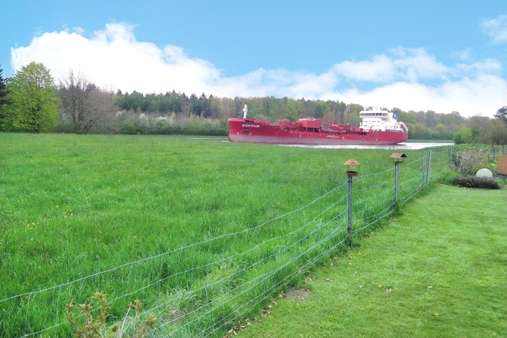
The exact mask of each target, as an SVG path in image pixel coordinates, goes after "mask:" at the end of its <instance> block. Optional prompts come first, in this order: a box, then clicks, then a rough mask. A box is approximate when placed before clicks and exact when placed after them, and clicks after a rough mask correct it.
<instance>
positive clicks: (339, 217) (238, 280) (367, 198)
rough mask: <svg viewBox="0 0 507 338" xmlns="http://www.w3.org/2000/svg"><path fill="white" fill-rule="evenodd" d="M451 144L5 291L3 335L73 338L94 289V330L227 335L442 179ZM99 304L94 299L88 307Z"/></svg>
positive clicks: (0, 314)
mask: <svg viewBox="0 0 507 338" xmlns="http://www.w3.org/2000/svg"><path fill="white" fill-rule="evenodd" d="M453 151H454V150H453V148H452V147H438V148H431V149H428V150H424V151H411V152H410V153H409V154H408V158H406V159H404V160H401V159H399V160H394V161H393V162H394V163H393V165H391V166H389V167H383V168H381V169H378V168H375V171H371V172H369V173H368V172H367V171H366V169H365V168H361V172H362V171H365V172H364V173H360V174H359V175H358V176H356V177H354V178H353V184H352V183H351V184H350V185H347V178H346V177H345V176H344V177H342V178H341V181H340V183H338V184H336V186H335V187H333V188H330V189H328V190H327V191H325V192H324V193H322V194H321V195H319V196H317V197H315V198H313V199H312V200H310V201H308V202H307V203H305V204H303V205H301V206H299V207H297V208H294V209H293V210H290V211H287V212H284V213H282V214H280V215H278V216H276V217H273V218H270V219H268V220H266V221H264V222H261V223H258V224H256V225H252V226H247V227H245V228H244V229H241V230H238V231H233V232H225V233H221V234H218V235H216V236H210V237H209V238H205V239H202V240H200V241H195V242H192V243H188V244H186V245H182V246H180V247H177V248H172V249H170V250H166V251H163V252H160V253H158V254H155V255H151V256H147V257H143V258H140V259H137V260H133V261H130V262H125V263H123V264H121V265H117V266H113V267H109V268H107V269H103V270H100V271H96V272H94V273H91V274H87V275H83V276H77V277H76V278H74V279H71V280H68V281H65V282H63V283H59V284H55V285H48V286H45V287H41V288H39V289H35V290H29V291H24V292H19V293H16V294H12V295H9V296H6V297H4V298H2V299H0V336H23V337H31V336H69V335H72V333H73V330H75V328H72V327H71V324H70V323H69V320H68V319H67V315H68V311H69V310H68V304H69V303H70V302H71V301H73V302H75V303H85V302H86V301H87V299H88V297H90V295H92V294H93V292H94V291H96V290H100V291H101V292H103V293H105V294H109V295H113V297H112V298H111V299H109V300H108V304H109V305H108V307H109V308H108V316H107V321H106V322H104V323H102V324H103V325H102V326H101V328H100V330H115V331H114V332H116V335H117V336H122V335H133V333H134V332H136V330H137V329H138V328H139V327H142V326H143V325H148V324H147V323H149V325H148V326H149V328H148V329H149V330H148V331H147V332H148V333H147V334H149V335H153V336H178V337H179V336H192V337H195V336H218V335H223V334H224V333H225V332H227V331H228V330H229V329H231V328H232V327H233V326H234V325H235V324H236V323H238V322H240V321H241V320H244V319H245V318H249V317H251V316H253V315H255V314H256V313H258V312H259V310H260V309H262V308H263V307H264V306H265V305H266V302H268V301H269V300H270V299H271V298H272V297H274V296H276V295H277V294H279V293H280V292H281V291H283V290H284V289H286V288H287V287H288V286H290V285H293V284H294V283H297V282H298V281H299V280H300V279H301V278H302V276H304V275H305V274H306V273H307V272H308V271H309V270H310V269H311V268H312V267H314V266H316V265H318V264H320V263H321V262H323V261H324V260H325V259H327V258H328V257H330V256H332V255H335V254H337V253H338V252H339V251H340V250H346V247H347V244H350V243H352V242H353V241H355V240H357V239H358V238H359V237H360V236H363V235H364V234H365V233H367V232H368V231H371V230H372V229H373V228H374V227H375V226H376V225H377V224H379V222H381V221H382V220H384V219H386V218H387V217H389V216H390V215H392V214H393V213H394V212H395V211H396V210H397V209H399V208H400V207H402V206H403V205H404V204H405V203H407V202H408V201H410V200H411V199H412V198H414V197H415V196H416V195H417V194H418V193H419V192H421V191H423V190H424V189H426V187H428V186H429V185H430V184H431V183H432V182H435V181H438V180H440V179H442V178H443V177H444V176H445V175H446V173H447V172H448V171H449V166H450V164H451V160H452V154H453ZM351 180H352V178H351ZM349 197H350V198H349ZM232 239H235V241H233V240H232ZM236 239H241V241H236ZM238 243H239V244H238ZM190 253H191V254H190ZM176 263H177V264H176ZM175 266H176V267H178V269H174V268H173V267H175ZM118 286H121V290H118ZM135 299H140V300H142V302H143V303H144V305H145V308H144V309H143V310H142V311H140V312H139V313H137V312H136V313H135V314H134V313H133V312H134V311H132V312H130V310H129V309H130V308H129V304H131V302H132V301H133V300H135ZM100 310H101V309H100V305H94V306H91V308H90V313H95V312H97V311H99V312H100ZM74 319H75V320H76V321H77V322H81V323H84V324H83V327H84V326H86V323H87V321H88V322H89V321H90V317H89V316H88V315H87V313H86V312H80V313H77V314H76V316H75V318H74ZM150 320H151V321H150Z"/></svg>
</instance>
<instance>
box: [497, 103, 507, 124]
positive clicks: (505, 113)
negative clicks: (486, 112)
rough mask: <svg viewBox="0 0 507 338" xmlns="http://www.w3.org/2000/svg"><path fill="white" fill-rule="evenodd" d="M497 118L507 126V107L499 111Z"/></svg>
mask: <svg viewBox="0 0 507 338" xmlns="http://www.w3.org/2000/svg"><path fill="white" fill-rule="evenodd" d="M495 117H497V118H499V119H501V120H502V121H503V122H504V123H505V124H507V106H503V107H502V108H500V109H498V110H497V112H496V114H495Z"/></svg>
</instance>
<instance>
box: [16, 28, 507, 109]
mask: <svg viewBox="0 0 507 338" xmlns="http://www.w3.org/2000/svg"><path fill="white" fill-rule="evenodd" d="M32 61H37V62H42V63H44V64H45V65H46V66H47V67H48V68H49V69H50V70H51V72H52V74H53V76H54V77H55V78H56V79H57V80H63V79H64V78H65V77H66V76H67V75H68V74H69V72H70V70H73V71H74V72H76V73H80V74H83V75H85V77H86V78H87V79H89V80H90V81H93V82H95V83H96V84H97V85H99V86H101V87H103V88H108V89H121V90H123V91H133V90H137V91H141V92H145V93H148V92H165V91H171V90H173V89H174V90H176V91H180V92H185V93H188V94H190V93H195V94H200V93H203V92H204V93H207V94H214V95H219V96H265V95H273V96H289V97H306V98H324V99H325V98H334V99H340V100H345V101H346V102H355V103H360V104H365V105H382V106H385V107H399V108H402V109H413V110H427V109H432V110H435V111H437V112H451V111H454V110H457V111H459V112H461V113H463V114H465V115H471V114H483V115H493V114H494V112H495V111H496V109H498V107H500V106H503V105H505V103H506V101H507V81H506V80H505V79H504V78H502V77H501V69H502V65H501V63H500V62H499V61H497V60H495V59H484V60H479V61H476V62H470V61H469V60H462V63H459V64H456V65H454V66H449V65H445V64H443V63H441V62H439V61H438V60H437V59H436V58H435V57H434V56H433V55H430V54H429V53H428V52H427V51H426V50H424V49H421V48H418V49H407V48H396V49H393V50H390V51H388V52H386V53H383V54H378V55H374V56H372V57H371V58H370V59H367V60H346V61H343V62H339V63H337V64H335V65H333V66H331V67H330V68H329V70H327V71H325V72H322V73H309V72H294V71H289V70H286V69H263V68H259V69H256V70H253V71H251V72H248V73H245V74H242V75H238V76H226V75H225V74H224V73H223V72H222V71H221V70H220V69H218V68H217V67H216V66H214V65H213V64H212V63H210V62H208V61H206V60H203V59H199V58H196V57H193V56H189V55H187V54H186V53H185V51H184V50H183V49H182V48H181V47H178V46H173V45H167V46H165V47H163V48H160V47H159V46H157V45H155V44H153V43H150V42H143V41H138V40H137V39H136V37H135V35H134V31H133V27H132V26H129V25H126V24H108V25H106V27H105V29H104V30H101V31H97V32H95V33H93V34H92V35H91V36H86V35H84V33H83V31H82V30H80V29H72V30H62V31H59V32H48V33H44V34H42V35H40V36H37V37H35V38H34V39H33V40H32V41H31V42H30V44H28V45H27V46H24V47H18V48H13V49H11V62H12V67H13V69H15V70H19V69H20V68H21V67H22V66H24V65H26V64H28V63H29V62H32ZM466 61H468V63H466ZM365 85H367V86H369V87H371V86H374V87H373V89H369V90H364V89H362V88H364V87H365Z"/></svg>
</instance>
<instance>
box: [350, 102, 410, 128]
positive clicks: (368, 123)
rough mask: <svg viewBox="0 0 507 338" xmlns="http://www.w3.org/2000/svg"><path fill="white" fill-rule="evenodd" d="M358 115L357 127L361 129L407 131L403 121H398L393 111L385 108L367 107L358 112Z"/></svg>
mask: <svg viewBox="0 0 507 338" xmlns="http://www.w3.org/2000/svg"><path fill="white" fill-rule="evenodd" d="M359 116H360V117H361V124H360V126H359V127H360V128H361V129H363V130H378V131H387V130H395V131H403V132H407V131H408V129H407V126H406V125H405V124H404V123H403V122H398V120H397V117H395V114H394V113H393V112H390V111H388V110H385V109H378V108H367V109H366V110H363V111H362V112H360V113H359Z"/></svg>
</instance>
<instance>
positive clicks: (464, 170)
mask: <svg viewBox="0 0 507 338" xmlns="http://www.w3.org/2000/svg"><path fill="white" fill-rule="evenodd" d="M488 155H489V154H488V152H487V151H485V150H483V149H477V150H463V151H460V152H457V153H456V154H454V157H453V163H454V166H455V167H456V170H458V171H459V172H460V173H461V174H463V175H465V176H470V175H474V174H475V173H476V172H477V170H479V169H480V168H484V167H487V166H488Z"/></svg>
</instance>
